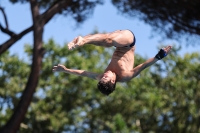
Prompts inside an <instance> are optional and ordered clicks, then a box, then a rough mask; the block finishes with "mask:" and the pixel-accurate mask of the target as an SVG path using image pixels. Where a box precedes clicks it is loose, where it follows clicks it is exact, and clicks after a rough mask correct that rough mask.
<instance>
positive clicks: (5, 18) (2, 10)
mask: <svg viewBox="0 0 200 133" xmlns="http://www.w3.org/2000/svg"><path fill="white" fill-rule="evenodd" d="M0 10H1V12H2V14H3V17H4V21H5V24H6V29H8V20H7V17H6V13H5V12H4V9H3V8H2V7H0Z"/></svg>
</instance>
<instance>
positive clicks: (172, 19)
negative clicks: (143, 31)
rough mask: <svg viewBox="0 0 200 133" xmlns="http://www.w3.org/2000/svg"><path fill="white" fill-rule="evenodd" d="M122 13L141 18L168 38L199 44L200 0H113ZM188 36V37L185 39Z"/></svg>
mask: <svg viewBox="0 0 200 133" xmlns="http://www.w3.org/2000/svg"><path fill="white" fill-rule="evenodd" d="M112 3H113V4H114V5H115V6H116V8H117V9H118V10H119V12H120V13H122V14H123V15H124V16H128V17H129V18H130V17H131V18H136V17H137V18H139V19H140V20H142V21H144V22H145V23H147V24H150V25H151V26H152V28H153V30H154V31H158V32H159V33H160V34H159V35H164V36H166V37H167V38H173V39H174V38H175V39H179V40H183V39H184V40H187V39H188V44H189V45H193V44H194V43H195V44H198V43H196V42H195V41H194V40H195V39H198V40H199V39H200V38H199V35H200V26H199V25H200V17H199V13H200V9H199V7H200V0H192V1H190V0H167V1H162V0H138V1H136V0H122V1H120V0H112ZM185 38H187V39H185Z"/></svg>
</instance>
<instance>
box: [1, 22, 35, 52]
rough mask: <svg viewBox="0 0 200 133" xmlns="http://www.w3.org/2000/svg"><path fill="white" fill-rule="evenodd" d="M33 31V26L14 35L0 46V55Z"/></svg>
mask: <svg viewBox="0 0 200 133" xmlns="http://www.w3.org/2000/svg"><path fill="white" fill-rule="evenodd" d="M32 30H33V26H31V27H29V28H27V29H25V30H24V31H22V32H21V33H19V34H14V35H13V36H12V37H11V38H10V39H9V40H7V41H6V42H4V43H3V44H1V45H0V55H1V54H2V53H4V52H5V51H6V50H7V49H9V48H10V47H11V46H12V45H13V44H14V43H15V42H17V41H18V40H19V39H21V38H22V37H23V36H24V35H26V34H27V33H29V32H30V31H32Z"/></svg>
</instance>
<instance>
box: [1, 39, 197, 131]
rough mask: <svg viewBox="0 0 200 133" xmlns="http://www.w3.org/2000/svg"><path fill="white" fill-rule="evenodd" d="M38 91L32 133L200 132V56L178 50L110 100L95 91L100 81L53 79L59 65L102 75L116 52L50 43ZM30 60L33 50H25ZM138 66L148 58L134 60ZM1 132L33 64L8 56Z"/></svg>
mask: <svg viewBox="0 0 200 133" xmlns="http://www.w3.org/2000/svg"><path fill="white" fill-rule="evenodd" d="M44 46H45V49H46V53H45V56H44V58H43V65H42V69H41V76H40V80H39V85H38V87H37V91H36V93H35V95H34V98H33V100H32V103H31V105H30V107H29V109H28V113H27V114H26V118H25V119H24V121H23V123H21V128H20V132H21V133H23V132H24V133H29V132H30V133H32V132H43V133H45V132H48V133H51V132H52V133H59V132H63V131H65V132H67V131H69V132H100V131H106V132H110V133H111V132H152V133H154V132H155V133H156V132H166V133H171V132H176V133H178V132H196V133H198V132H200V128H199V125H200V123H199V122H200V121H199V118H200V110H199V109H200V107H199V106H200V104H199V101H200V88H199V87H200V76H199V73H200V71H199V67H200V54H199V53H191V54H185V55H184V57H181V56H178V54H177V51H176V49H175V50H174V51H173V52H172V53H171V54H170V55H168V57H166V58H165V59H164V60H163V61H160V62H158V63H157V64H156V65H154V66H152V67H151V68H150V69H146V70H145V71H143V72H142V73H141V74H140V75H139V76H138V77H137V78H135V79H133V80H131V81H130V82H128V83H123V84H119V83H118V84H117V89H116V90H115V92H113V93H112V94H111V95H110V96H104V95H102V94H101V93H100V92H99V91H98V89H96V83H97V81H95V80H91V79H87V78H84V77H78V76H74V75H69V74H65V73H53V72H52V71H51V69H52V66H53V65H56V64H58V63H60V64H64V65H66V66H67V67H68V68H74V69H85V70H89V71H94V72H102V71H103V70H104V68H105V67H106V64H107V63H108V61H109V59H110V57H111V51H112V50H113V49H114V48H113V49H104V48H101V47H95V46H93V45H86V46H84V47H82V48H79V49H77V50H74V51H68V50H67V47H66V46H60V45H58V44H55V42H54V41H53V40H49V42H48V43H47V44H45V45H44ZM25 49H26V53H27V55H28V57H29V58H31V55H32V54H31V52H32V50H31V49H32V47H31V46H30V45H26V48H25ZM135 60H136V61H135V62H136V65H137V64H140V63H142V62H143V61H144V60H145V58H142V57H141V56H140V55H136V56H135ZM0 66H1V67H0V68H1V69H0V74H1V76H0V81H2V82H0V83H1V84H0V98H1V108H0V109H1V113H0V119H1V123H0V124H1V126H2V125H4V124H5V123H6V121H7V120H8V119H9V116H10V115H11V114H12V112H13V108H14V107H15V106H16V104H17V102H18V101H19V99H20V96H21V93H22V91H23V88H24V87H23V86H24V85H25V84H26V80H27V76H28V73H29V71H30V67H29V66H30V64H29V63H28V62H27V61H25V60H24V59H19V58H18V56H17V55H10V54H9V53H8V52H7V53H4V54H3V56H2V57H1V62H0Z"/></svg>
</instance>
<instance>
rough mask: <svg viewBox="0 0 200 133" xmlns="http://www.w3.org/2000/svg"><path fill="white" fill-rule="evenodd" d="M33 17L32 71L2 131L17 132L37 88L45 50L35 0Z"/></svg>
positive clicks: (41, 23)
mask: <svg viewBox="0 0 200 133" xmlns="http://www.w3.org/2000/svg"><path fill="white" fill-rule="evenodd" d="M30 4H31V10H32V17H33V24H34V26H33V30H34V31H33V34H34V48H33V59H32V66H31V73H30V75H29V78H28V82H27V84H26V87H25V90H24V92H23V95H22V97H21V99H20V101H19V103H18V105H17V107H16V109H15V111H14V113H13V115H12V116H11V118H10V120H9V121H8V122H7V124H6V125H5V126H4V127H2V128H1V129H0V132H1V133H16V132H17V131H18V130H19V128H20V123H21V122H22V121H23V119H24V117H25V114H26V112H27V110H28V107H29V105H30V103H31V100H32V97H33V94H34V92H35V90H36V87H37V84H38V81H39V75H40V74H39V73H40V69H41V64H42V58H43V54H44V50H43V48H42V35H43V28H44V23H43V21H40V19H38V18H39V7H38V5H37V2H36V1H35V0H30Z"/></svg>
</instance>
